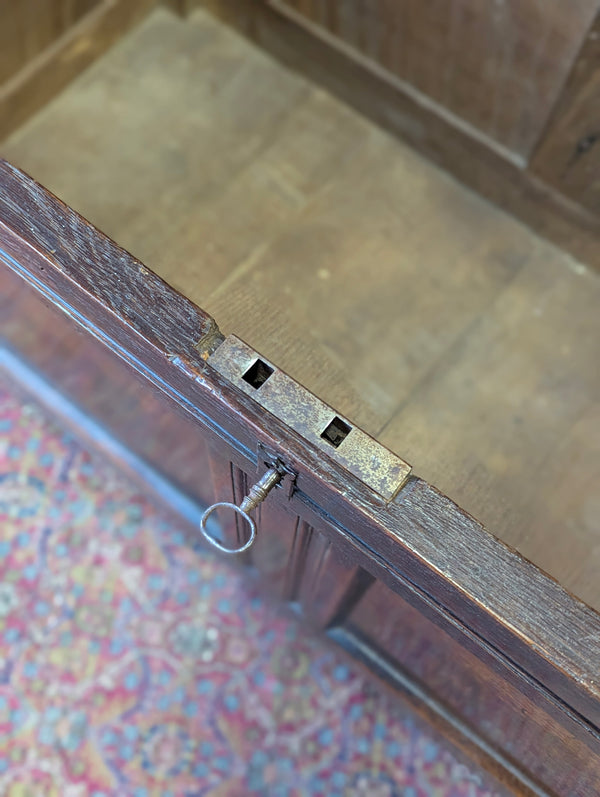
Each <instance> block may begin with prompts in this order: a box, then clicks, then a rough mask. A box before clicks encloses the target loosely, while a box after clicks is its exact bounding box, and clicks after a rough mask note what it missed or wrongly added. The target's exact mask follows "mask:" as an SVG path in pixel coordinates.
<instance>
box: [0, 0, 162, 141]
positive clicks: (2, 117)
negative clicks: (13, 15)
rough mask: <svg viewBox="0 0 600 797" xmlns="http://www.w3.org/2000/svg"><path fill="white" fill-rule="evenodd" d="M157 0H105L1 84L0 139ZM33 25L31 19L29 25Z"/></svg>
mask: <svg viewBox="0 0 600 797" xmlns="http://www.w3.org/2000/svg"><path fill="white" fill-rule="evenodd" d="M157 2H158V0H101V2H98V3H97V4H95V5H94V7H93V8H91V10H90V11H89V12H88V13H86V14H84V15H83V16H81V17H80V19H79V20H78V21H77V22H76V23H75V24H73V25H71V26H70V27H69V28H68V29H67V30H66V31H65V32H64V33H63V34H62V35H61V36H60V37H59V38H57V39H55V40H54V41H53V42H52V44H50V45H49V46H47V47H46V48H45V49H43V50H40V52H39V53H38V55H37V56H36V57H35V58H34V59H33V60H30V61H28V63H27V64H26V66H25V67H24V68H23V69H21V70H19V71H18V72H16V73H15V74H13V76H12V77H11V78H10V79H9V80H7V81H6V82H5V83H4V84H3V85H1V86H0V139H1V138H4V137H5V136H7V135H8V134H9V133H10V132H11V131H13V130H15V129H16V128H17V127H19V125H21V124H22V123H23V122H24V121H25V120H26V119H27V118H28V117H30V116H31V115H32V114H33V113H35V111H37V110H38V109H39V108H41V107H42V105H44V104H45V103H46V102H48V101H49V100H50V99H51V98H52V97H54V96H55V95H56V94H58V92H59V91H60V90H61V89H62V88H64V87H65V86H66V85H67V83H69V81H71V80H72V79H73V78H74V77H75V76H76V75H78V74H79V73H80V72H81V71H82V70H83V69H85V67H87V66H88V65H89V64H91V63H92V61H94V60H95V59H96V58H97V57H98V56H99V55H101V54H102V53H103V52H105V51H106V50H107V49H108V48H109V47H110V46H111V45H112V44H113V43H114V42H115V41H117V40H118V39H119V38H120V37H121V36H122V35H123V34H124V33H125V32H126V31H127V30H128V29H129V28H131V27H132V26H133V25H135V24H136V23H137V22H139V21H140V20H141V19H142V18H143V17H144V15H145V14H147V13H148V11H149V10H150V9H151V8H153V7H154V6H155V5H156V4H157ZM27 5H28V6H30V5H31V3H27ZM35 5H36V6H37V3H36V4H35ZM30 10H31V9H30ZM30 17H31V14H30ZM29 24H30V18H28V20H27V24H26V27H27V26H28V25H29Z"/></svg>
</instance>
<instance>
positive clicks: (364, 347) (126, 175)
mask: <svg viewBox="0 0 600 797" xmlns="http://www.w3.org/2000/svg"><path fill="white" fill-rule="evenodd" d="M31 5H32V4H31V3H20V2H19V3H17V2H11V0H9V1H8V2H0V42H1V43H2V53H1V57H0V81H3V82H2V83H1V85H0V135H1V136H2V140H1V142H0V154H1V155H2V157H3V158H4V159H5V160H3V161H2V162H1V163H0V343H1V346H0V367H2V368H3V369H4V371H5V372H10V373H11V374H12V376H11V378H14V379H17V378H18V374H19V373H20V372H21V370H22V369H25V370H27V369H33V370H34V371H35V372H36V373H37V374H38V375H41V377H43V379H45V380H46V381H47V382H48V383H49V384H51V385H54V386H55V388H58V389H59V390H60V391H61V392H62V393H63V394H64V395H65V396H66V397H67V398H68V399H69V401H70V402H72V405H73V407H77V408H78V409H77V417H78V418H80V417H82V411H83V413H85V415H86V416H87V417H88V418H89V419H91V422H92V423H93V425H94V428H102V429H103V430H105V431H106V432H107V433H108V434H109V435H110V436H111V437H112V439H116V440H118V441H119V443H120V444H121V446H122V450H127V451H128V452H130V453H131V455H132V458H126V459H127V462H129V463H131V462H134V463H135V462H138V463H144V468H145V469H146V470H144V472H147V470H148V467H147V466H150V468H151V469H152V470H153V471H154V472H156V473H158V474H160V476H161V478H162V479H163V482H165V483H167V482H168V483H169V484H170V485H171V486H172V487H173V488H175V489H176V490H177V491H178V494H180V495H182V496H185V498H186V500H187V502H188V504H189V505H193V506H195V507H197V508H198V509H197V512H196V514H194V513H192V514H191V515H188V516H187V523H188V528H189V533H190V535H193V536H198V535H199V534H200V522H201V521H200V516H201V515H202V517H203V518H204V519H203V520H202V524H203V525H204V530H205V533H206V536H207V538H208V541H212V542H217V543H218V544H219V545H220V546H221V547H222V548H226V549H234V550H235V549H240V553H239V554H238V555H237V556H236V557H231V559H232V560H233V559H235V561H237V562H239V563H241V564H242V565H243V566H245V567H247V568H248V574H249V577H252V574H258V575H259V577H260V578H261V580H262V581H263V582H264V584H265V586H266V588H267V589H269V590H270V591H271V592H272V593H273V594H274V595H275V596H276V597H277V598H279V599H280V600H282V601H285V602H288V603H290V604H291V605H292V606H294V607H295V608H296V609H297V610H298V611H299V612H301V613H302V614H303V615H304V617H306V619H307V620H308V621H309V622H310V623H312V624H313V625H315V626H316V627H318V628H320V629H322V631H323V632H324V633H326V634H328V635H329V636H330V637H331V638H333V639H335V640H336V641H337V642H339V643H340V644H341V645H343V646H344V647H345V648H346V649H347V650H348V651H349V652H350V653H351V654H353V655H355V656H357V657H358V658H359V659H360V660H361V661H362V662H363V663H364V664H365V665H366V666H367V667H369V668H370V669H371V670H372V671H373V672H374V673H375V674H376V675H377V676H378V677H380V678H381V679H383V680H384V681H385V682H386V683H387V684H389V685H390V686H391V687H392V688H395V689H398V690H401V691H403V692H405V693H408V694H410V695H411V696H412V698H413V700H414V702H415V704H416V705H417V706H418V707H419V708H420V709H421V710H422V711H423V712H425V713H427V714H428V716H430V717H437V718H438V721H439V722H440V723H441V725H442V727H443V728H444V729H445V730H446V731H447V732H448V733H452V734H454V738H455V740H456V743H457V744H459V745H461V746H462V747H463V748H464V749H465V750H467V752H468V753H469V754H470V755H473V756H476V757H478V759H479V760H480V762H481V763H482V764H483V765H484V766H486V767H488V768H489V769H490V770H491V771H493V772H494V773H495V774H496V776H497V778H498V781H499V782H502V783H503V784H504V788H506V790H507V791H509V792H511V791H512V792H514V793H517V794H561V795H568V797H571V796H572V795H584V796H587V795H595V794H597V793H598V791H599V784H600V488H599V482H600V278H599V276H598V274H597V273H596V272H595V270H594V269H595V267H596V266H597V265H598V264H599V263H600V256H599V255H598V252H599V251H600V250H599V249H598V241H599V238H600V224H599V219H598V214H599V213H600V204H599V202H598V174H599V173H600V172H599V169H600V161H599V159H598V154H597V152H596V149H595V145H596V140H597V139H600V136H599V135H598V131H597V127H594V126H593V125H594V124H597V119H596V120H595V121H594V115H595V114H596V115H597V113H596V112H597V92H598V87H599V86H600V72H599V71H598V59H597V57H596V56H597V53H598V49H597V48H598V41H600V39H598V31H599V26H598V23H597V22H596V21H595V20H596V15H597V13H598V11H599V6H600V4H599V3H598V2H597V0H576V1H575V2H572V3H569V4H561V3H550V2H549V3H545V4H543V7H542V4H540V3H537V2H534V0H507V2H503V3H480V2H476V0H455V2H452V3H447V4H445V5H444V4H439V3H435V2H433V0H431V1H430V0H425V1H424V2H422V3H412V2H409V0H402V2H398V3H396V4H389V3H380V2H358V1H357V2H339V3H338V2H331V1H327V2H325V0H323V2H300V0H296V2H292V0H290V2H283V1H282V0H280V1H279V2H271V3H268V2H258V1H257V2H243V0H231V2H225V0H222V2H216V1H213V2H206V3H197V2H185V1H184V0H182V1H181V2H176V1H175V0H174V1H173V2H170V3H163V4H160V3H157V2H150V1H148V0H124V1H123V2H119V1H118V0H80V1H78V2H61V0H53V1H52V2H51V0H44V2H39V3H38V4H37V10H36V13H35V14H32V13H31V8H30V6H31ZM202 6H204V7H202ZM594 103H595V104H594ZM594 108H595V109H596V110H594ZM407 142H408V143H407ZM440 167H443V168H440ZM28 175H32V177H29V176H28ZM457 178H458V179H457ZM42 186H45V187H42ZM473 189H475V190H473ZM57 197H59V198H60V199H58V198H57ZM490 200H492V201H490ZM63 202H65V203H67V204H63ZM71 208H73V210H72V209H71ZM79 214H81V215H79ZM85 219H88V220H89V221H86V220H85ZM92 225H94V226H92ZM100 230H102V232H100ZM107 236H110V237H107ZM113 240H114V241H116V242H117V243H113ZM122 247H123V248H122ZM129 252H131V253H132V254H129ZM200 308H202V309H200ZM213 319H216V320H217V322H218V326H217V323H216V322H215V320H213ZM20 369H21V370H20ZM84 433H86V432H85V429H82V434H84ZM98 440H100V437H98ZM409 463H410V464H409ZM122 464H123V463H122ZM140 478H142V477H141V476H140ZM446 496H448V497H446ZM190 502H191V503H190ZM215 504H219V505H220V506H219V507H217V508H216V509H215V508H214V505H215ZM223 504H225V506H223ZM206 509H209V510H210V511H209V512H208V514H204V515H203V514H202V513H203V512H204V510H206ZM207 545H208V542H207Z"/></svg>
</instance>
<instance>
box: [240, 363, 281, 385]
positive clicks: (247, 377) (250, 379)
mask: <svg viewBox="0 0 600 797" xmlns="http://www.w3.org/2000/svg"><path fill="white" fill-rule="evenodd" d="M273 371H274V368H271V366H270V365H269V364H268V363H266V362H265V361H264V360H260V359H258V360H255V361H254V362H253V363H252V365H251V366H250V368H248V370H247V371H246V372H245V373H243V374H242V379H243V380H244V382H247V383H248V384H249V385H250V386H251V387H253V388H254V389H255V390H258V388H259V387H262V386H263V385H264V383H265V382H266V381H267V379H268V378H269V377H270V376H271V374H272V373H273Z"/></svg>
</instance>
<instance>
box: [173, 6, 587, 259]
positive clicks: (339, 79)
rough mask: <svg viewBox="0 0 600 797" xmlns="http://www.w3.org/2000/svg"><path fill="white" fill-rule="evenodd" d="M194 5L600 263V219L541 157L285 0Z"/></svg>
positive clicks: (568, 246) (563, 243)
mask: <svg viewBox="0 0 600 797" xmlns="http://www.w3.org/2000/svg"><path fill="white" fill-rule="evenodd" d="M194 5H203V6H206V7H207V8H208V9H209V10H210V11H211V12H212V13H213V14H215V15H217V16H218V17H219V18H221V19H223V20H224V21H225V22H227V23H228V24H230V25H232V26H234V27H236V28H237V29H238V30H239V31H240V32H241V33H243V34H244V35H245V36H247V37H248V38H250V39H251V40H253V41H255V42H256V43H257V44H259V45H260V46H261V47H262V48H263V49H265V50H266V51H267V52H269V53H270V54H271V55H273V56H274V57H275V58H277V59H278V60H279V61H281V62H282V63H284V64H285V65H287V66H289V67H291V68H293V69H295V70H297V71H298V72H300V73H301V74H303V75H305V76H306V77H308V78H309V79H311V80H312V81H313V82H315V83H317V84H320V85H322V86H323V87H324V88H326V89H327V90H329V91H331V92H332V93H333V94H335V95H337V96H338V97H340V98H341V99H342V100H344V101H345V102H347V103H348V104H349V105H351V106H353V107H354V108H356V109H357V110H358V111H360V112H361V113H364V114H365V116H367V117H369V118H370V119H372V120H373V121H374V122H376V123H377V124H379V125H380V126H381V127H383V128H385V129H386V130H388V131H389V132H391V133H393V134H395V135H397V136H399V137H400V138H402V139H404V140H405V141H406V142H407V143H409V144H410V145H411V146H413V147H414V148H415V149H416V150H418V151H419V152H421V153H423V154H424V155H425V156H426V157H427V158H429V159H430V160H432V161H433V162H434V163H436V164H438V165H439V166H441V167H442V168H443V169H445V170H447V171H448V172H450V173H451V174H453V175H454V176H455V177H457V178H458V179H459V180H460V181H461V182H463V183H464V184H465V185H467V186H469V187H470V188H473V189H474V190H475V191H477V192H479V193H480V194H481V195H482V196H484V197H486V198H487V199H490V200H491V201H492V202H494V203H496V204H497V205H499V206H500V207H502V208H504V209H505V210H507V211H509V212H510V213H512V214H513V215H515V216H517V217H518V218H520V219H521V220H522V221H523V222H525V224H527V225H528V226H530V227H531V228H532V229H534V230H535V231H536V232H538V233H539V234H541V235H543V236H544V237H546V238H548V239H549V240H551V241H553V242H554V243H556V244H558V245H559V246H561V247H562V248H563V249H565V250H567V251H568V252H570V253H571V254H572V255H574V256H575V257H576V258H578V259H579V260H581V261H582V262H583V263H587V264H589V265H591V266H593V267H595V268H600V221H599V219H598V216H597V215H596V213H593V212H591V210H590V209H589V208H588V207H584V206H583V205H582V204H580V203H579V202H578V201H576V200H577V199H578V198H577V197H576V198H575V199H574V198H572V197H571V196H567V193H573V192H569V191H568V190H565V193H561V191H562V190H563V189H565V185H563V184H562V183H561V182H560V181H558V180H557V179H556V178H555V177H552V176H551V175H550V174H549V169H548V167H547V166H544V168H542V165H543V164H542V156H541V155H540V156H539V157H538V158H537V159H536V163H535V168H534V169H530V168H528V166H527V163H526V161H525V160H524V159H522V158H521V157H520V156H517V155H515V154H513V153H510V152H509V151H508V150H504V149H503V148H501V147H499V146H498V145H495V144H494V142H493V141H492V140H491V139H488V138H487V137H486V136H484V135H483V134H481V133H480V132H479V131H478V130H476V129H475V128H473V127H471V126H470V125H468V124H467V123H465V122H462V121H461V120H460V119H458V117H454V116H453V115H452V114H450V113H448V112H447V111H445V110H444V109H443V108H442V107H441V106H440V105H438V104H437V103H436V102H434V101H433V100H431V99H429V98H428V97H426V96H425V95H424V94H421V93H420V92H419V91H418V90H416V89H415V88H414V87H412V86H411V85H409V84H407V83H405V82H403V81H401V80H399V79H398V78H396V77H395V76H393V75H392V74H390V73H389V72H387V71H386V70H385V69H384V68H383V67H380V66H378V65H377V64H375V63H374V62H372V61H370V60H369V59H368V58H366V57H364V56H363V55H361V54H360V53H358V52H356V51H354V50H353V49H351V48H350V47H349V46H348V45H346V44H344V43H343V42H341V41H340V40H338V39H336V38H335V37H334V36H332V35H331V34H329V33H327V32H326V31H325V30H323V29H322V28H321V27H319V26H317V25H315V24H314V23H312V22H311V21H310V20H308V19H306V18H305V17H304V16H302V15H300V14H298V13H297V12H295V11H294V10H293V9H291V8H290V7H289V6H287V5H286V4H285V3H282V2H279V1H278V0H261V2H255V1H254V0H202V2H199V0H187V3H186V5H185V6H184V7H183V10H185V11H188V12H189V10H191V8H192V7H193V6H194ZM594 80H596V78H594ZM589 88H590V87H589V86H588V91H589ZM588 106H589V107H593V103H589V102H588ZM576 110H577V109H574V111H573V113H575V111H576ZM597 146H598V145H597ZM550 171H551V170H550ZM546 176H549V177H550V178H551V181H552V185H551V184H549V182H546V179H545V178H546ZM555 186H557V187H558V188H559V189H560V190H557V189H556V187H555ZM588 193H589V192H588ZM588 204H589V203H588ZM594 209H596V208H594Z"/></svg>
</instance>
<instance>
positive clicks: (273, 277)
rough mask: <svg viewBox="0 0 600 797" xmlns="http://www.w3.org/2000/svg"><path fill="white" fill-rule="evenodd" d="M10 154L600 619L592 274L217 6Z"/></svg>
mask: <svg viewBox="0 0 600 797" xmlns="http://www.w3.org/2000/svg"><path fill="white" fill-rule="evenodd" d="M0 154H1V155H2V156H3V157H4V158H6V159H8V160H10V161H11V162H12V163H14V164H15V165H17V166H19V167H20V168H22V169H24V170H25V171H27V172H29V173H30V174H31V175H32V176H33V177H34V178H36V179H37V180H38V181H40V182H41V183H42V184H44V185H45V186H47V187H48V188H49V189H50V190H51V191H53V192H54V193H56V194H57V195H58V196H59V197H60V198H61V199H63V200H64V201H65V202H66V203H68V204H69V205H71V206H72V207H73V208H75V209H76V210H77V211H79V212H80V213H81V214H82V215H84V216H85V217H86V218H88V219H89V220H90V221H91V222H92V223H93V224H95V225H96V226H97V227H99V228H100V229H102V230H103V231H104V232H106V233H107V234H108V235H109V236H111V237H112V238H114V239H115V240H116V241H117V242H118V243H119V244H121V245H122V246H124V247H125V248H126V249H128V250H129V251H131V252H132V253H133V254H134V255H135V256H136V257H138V258H139V259H140V260H142V261H143V262H144V263H145V264H147V265H148V266H149V267H150V268H152V269H153V270H155V271H156V272H157V273H158V274H159V275H161V276H162V277H163V278H164V279H165V280H166V281H167V282H169V283H170V284H171V285H172V286H174V287H175V288H177V289H178V290H179V291H181V292H182V293H183V294H185V295H186V296H187V297H189V298H190V299H191V300H193V301H194V302H195V303H197V304H199V305H200V306H201V307H203V308H204V309H205V310H207V311H208V312H209V313H210V314H211V315H213V316H214V317H215V318H216V320H217V321H218V323H219V326H220V327H221V329H222V330H223V331H224V332H225V333H230V332H234V333H235V334H237V335H238V336H240V337H242V338H243V339H245V340H246V341H247V342H248V343H249V344H250V345H252V346H253V347H254V348H256V349H258V350H259V351H260V352H262V353H263V354H264V355H265V357H266V358H268V359H270V360H273V361H275V362H276V363H277V364H278V365H279V366H281V367H282V368H283V369H285V370H287V371H288V372H289V373H290V374H291V375H292V376H294V377H295V378H296V379H297V380H299V381H300V382H302V383H304V384H305V385H306V387H308V388H309V389H311V390H312V391H314V392H315V393H317V394H318V395H319V396H320V397H321V398H323V399H324V400H325V401H327V402H328V403H329V404H331V405H333V406H335V407H336V408H337V409H338V410H339V411H340V412H341V413H342V414H344V415H345V416H347V417H349V418H351V419H352V420H353V421H355V422H356V423H357V424H359V425H361V426H362V427H363V428H364V429H365V430H366V431H367V432H369V433H371V434H372V435H373V436H375V437H376V438H377V439H379V440H380V441H381V442H383V443H385V444H386V445H387V446H389V447H390V448H392V449H393V450H394V451H396V452H397V453H398V454H400V455H401V456H402V457H403V458H404V459H406V460H408V461H409V462H410V463H411V464H412V465H413V468H414V471H415V472H416V473H417V474H418V475H419V476H421V477H423V478H425V479H427V480H428V481H430V482H432V483H433V484H434V485H436V486H437V487H438V488H439V489H441V490H442V491H443V492H445V493H447V494H448V495H449V496H450V497H452V498H453V499H454V500H455V501H457V503H459V504H460V505H461V506H462V507H463V508H465V509H466V510H468V511H469V512H471V513H472V514H473V515H475V516H476V517H477V518H478V519H480V520H481V521H482V522H483V523H484V524H485V525H486V526H487V527H488V529H489V530H490V531H491V532H492V533H494V534H496V535H497V536H499V537H500V538H501V539H503V540H504V541H505V542H507V543H508V544H509V545H511V546H514V547H516V548H517V549H518V550H519V551H520V552H522V553H523V554H524V555H525V556H526V557H528V558H530V559H532V560H533V561H534V562H535V563H536V564H537V565H539V566H540V567H542V568H543V569H544V570H546V571H547V572H549V573H550V574H551V575H552V576H554V577H555V578H557V579H558V580H559V581H560V582H561V583H562V584H563V585H564V586H565V587H567V588H568V589H569V590H571V591H572V592H574V593H575V594H576V595H577V596H578V597H580V598H582V599H584V600H585V601H586V602H588V603H589V604H591V605H592V606H594V607H595V608H597V609H600V582H599V581H598V579H597V572H598V568H599V567H600V544H599V541H600V526H599V519H600V511H599V510H600V505H599V503H598V500H599V499H598V490H597V485H598V480H599V478H600V403H599V401H598V396H599V395H600V368H599V367H598V339H599V335H600V313H599V312H598V308H599V306H600V282H599V279H598V276H597V274H596V273H594V271H593V270H590V269H588V268H587V267H586V266H585V265H584V264H581V263H579V262H577V261H576V260H574V259H573V257H572V256H570V255H568V254H566V253H565V252H563V251H562V250H561V249H559V248H557V247H556V246H554V245H552V244H550V243H549V242H547V241H546V240H544V239H542V238H540V237H539V236H537V235H536V234H535V233H534V232H532V231H531V230H530V229H528V228H527V227H525V226H524V225H523V224H521V223H520V222H519V221H517V220H516V219H515V218H513V217H511V216H509V215H508V214H506V213H505V212H503V211H502V210H500V209H498V208H497V207H495V206H494V205H492V204H490V203H488V202H487V201H486V200H484V199H483V198H481V197H480V196H478V195H476V194H475V193H473V192H471V191H470V190H469V189H467V188H465V187H464V186H463V185H461V184H460V183H459V182H457V181H456V180H455V179H454V178H452V177H451V176H449V175H448V174H447V173H445V172H444V171H442V170H440V169H439V168H437V167H436V166H435V165H433V164H432V163H431V162H429V161H427V160H425V159H424V158H422V157H421V156H420V155H418V154H417V153H416V152H415V151H414V150H412V149H411V148H409V147H408V146H407V145H405V144H403V143H402V142H401V141H399V140H398V139H397V138H394V137H392V136H391V135H389V134H388V133H386V132H384V131H383V130H382V129H380V128H378V127H377V126H376V125H375V124H374V123H373V122H371V121H369V120H368V119H366V118H364V117H362V116H360V115H359V114H358V113H357V112H356V111H354V110H352V109H351V108H349V107H348V106H346V105H344V104H343V103H342V102H341V101H339V100H338V99H336V98H334V97H333V96H331V95H330V94H328V93H326V92H325V91H324V90H323V89H321V88H320V87H319V86H317V85H316V84H313V83H311V82H309V81H308V80H307V79H305V78H303V77H301V76H300V75H299V74H297V73H295V72H293V71H290V70H289V69H287V68H286V67H284V66H282V65H281V64H280V63H278V62H277V61H275V60H273V59H272V58H271V57H270V56H269V55H267V54H266V53H265V52H263V51H262V50H261V49H259V48H258V47H256V46H255V45H253V44H251V43H250V42H249V41H248V40H246V39H245V38H242V37H241V36H240V35H239V34H238V33H237V32H235V31H234V30H233V29H232V28H230V27H228V26H227V25H226V24H225V23H224V22H222V21H218V20H217V19H216V18H215V17H213V16H211V15H210V13H208V12H207V11H206V10H202V9H196V10H194V11H193V12H192V13H190V14H189V15H188V16H187V17H182V16H179V15H177V14H175V13H173V11H172V10H169V9H168V8H165V7H157V8H155V9H153V10H152V11H151V12H150V13H148V14H147V15H146V16H145V17H144V18H143V19H141V20H140V21H139V23H138V24H136V25H134V26H132V27H131V29H130V30H129V32H127V33H126V34H124V35H123V36H122V37H121V38H120V39H119V41H118V42H117V43H116V44H115V45H114V46H113V47H111V48H110V49H109V50H107V52H106V53H105V54H104V55H103V56H102V57H100V58H98V59H97V60H96V61H95V62H94V63H93V64H92V65H91V66H89V67H88V68H87V69H85V70H84V71H83V72H82V73H81V74H80V75H79V76H78V77H77V78H76V79H74V80H73V81H72V82H70V83H69V85H68V86H67V87H66V88H64V89H63V90H62V91H61V92H60V93H59V94H57V95H56V96H54V97H53V98H51V99H49V100H48V102H47V103H45V104H44V105H43V106H42V107H40V109H39V110H37V111H36V112H35V113H34V114H33V115H30V116H29V118H28V119H27V120H26V121H24V122H23V124H22V125H20V126H19V127H18V128H17V129H15V130H13V131H12V132H11V134H10V135H8V136H7V137H5V138H4V140H2V141H1V142H0Z"/></svg>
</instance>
